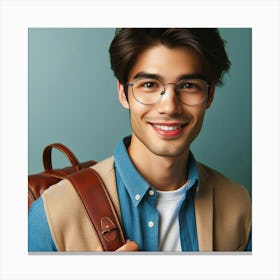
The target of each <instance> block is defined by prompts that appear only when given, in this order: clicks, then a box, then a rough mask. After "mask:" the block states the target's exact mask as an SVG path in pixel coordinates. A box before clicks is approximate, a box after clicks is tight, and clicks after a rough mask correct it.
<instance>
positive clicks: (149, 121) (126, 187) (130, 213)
mask: <svg viewBox="0 0 280 280" xmlns="http://www.w3.org/2000/svg"><path fill="white" fill-rule="evenodd" d="M110 56H111V66H112V70H113V71H114V74H115V76H116V77H117V79H118V93H119V100H120V103H121V104H122V106H123V107H124V108H125V109H127V110H129V113H130V122H131V129H132V134H131V136H130V137H126V138H124V139H123V141H121V143H120V144H119V146H118V147H117V148H116V150H115V152H114V157H111V158H109V159H106V160H104V161H103V162H100V163H98V164H97V165H96V166H94V167H93V168H94V169H96V170H97V171H98V172H99V174H100V175H101V177H102V179H103V181H104V182H105V184H106V186H107V187H108V190H109V192H110V194H111V196H112V199H113V201H114V204H115V206H116V208H117V209H118V212H119V216H120V218H121V221H122V226H123V229H124V233H125V237H126V239H127V243H126V244H125V245H124V246H122V247H121V248H120V249H119V251H136V250H141V251H244V250H251V235H250V232H251V204H250V198H249V195H248V192H247V190H246V189H245V188H244V187H242V186H240V185H238V184H236V183H234V182H232V181H230V180H229V179H228V178H226V177H224V176H223V175H221V174H220V173H218V172H217V171H215V170H213V169H211V168H209V167H207V166H205V165H203V164H200V163H198V162H197V161H196V160H195V158H194V155H193V154H192V153H191V151H190V145H191V143H192V141H193V140H194V139H195V138H196V137H197V135H198V134H199V132H200V129H201V126H202V123H203V119H204V114H205V111H206V109H207V108H209V107H210V106H211V103H212V101H213V97H214V91H215V86H216V85H221V84H222V76H223V74H224V73H225V72H226V71H228V70H229V66H230V62H229V60H228V57H227V54H226V52H225V49H224V42H223V40H222V39H221V37H220V35H219V33H218V30H217V29H180V28H179V29H175V28H174V29H172V28H171V29H157V28H148V29H133V28H132V29H129V28H128V29H125V28H124V29H121V30H119V31H118V33H117V34H116V36H115V38H114V40H113V42H112V44H111V46H110ZM29 251H100V246H99V242H98V241H97V238H96V235H95V233H94V231H93V229H92V227H91V226H90V223H89V221H88V218H87V216H86V215H85V213H84V212H83V208H82V205H81V202H80V201H79V199H78V197H77V195H76V193H75V191H74V189H73V187H72V185H71V183H70V182H69V181H68V180H63V181H61V182H60V183H58V184H57V185H56V186H54V187H51V188H49V189H48V190H47V191H45V192H44V194H43V195H42V197H41V198H40V199H38V200H37V201H36V202H34V203H33V205H32V207H31V209H30V212H29Z"/></svg>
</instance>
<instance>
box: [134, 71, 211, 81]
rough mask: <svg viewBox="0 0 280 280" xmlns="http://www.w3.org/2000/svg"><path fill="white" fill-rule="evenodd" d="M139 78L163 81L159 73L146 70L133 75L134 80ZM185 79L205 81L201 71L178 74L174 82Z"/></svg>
mask: <svg viewBox="0 0 280 280" xmlns="http://www.w3.org/2000/svg"><path fill="white" fill-rule="evenodd" d="M140 78H141V79H143V78H145V79H156V80H160V81H164V78H163V76H161V75H159V74H153V73H148V72H139V73H137V74H136V75H135V76H134V77H133V79H134V80H135V79H140ZM186 79H201V80H204V81H207V80H206V77H205V75H203V74H202V73H191V74H182V75H180V76H179V77H178V78H177V80H176V82H178V81H182V80H186Z"/></svg>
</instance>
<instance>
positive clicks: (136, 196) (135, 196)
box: [114, 137, 151, 206]
mask: <svg viewBox="0 0 280 280" xmlns="http://www.w3.org/2000/svg"><path fill="white" fill-rule="evenodd" d="M129 143H130V137H126V138H124V139H123V141H121V142H120V143H119V145H118V146H117V148H116V150H115V152H114V159H115V168H116V169H117V171H118V172H119V175H120V177H121V180H122V182H123V184H124V186H125V188H126V190H127V192H128V193H129V196H130V198H131V200H132V201H133V204H134V206H138V205H139V203H140V202H141V200H142V199H143V197H144V196H145V194H146V192H147V191H148V190H149V188H150V187H151V186H150V185H149V183H148V182H147V181H146V180H145V179H144V178H143V177H142V176H141V175H140V173H139V172H138V171H137V169H136V168H135V166H134V165H133V163H132V161H131V159H130V157H129V155H128V152H127V147H126V145H127V146H128V145H129Z"/></svg>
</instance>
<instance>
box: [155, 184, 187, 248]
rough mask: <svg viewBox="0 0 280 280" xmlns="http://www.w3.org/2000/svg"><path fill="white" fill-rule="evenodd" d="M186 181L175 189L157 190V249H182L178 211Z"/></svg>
mask: <svg viewBox="0 0 280 280" xmlns="http://www.w3.org/2000/svg"><path fill="white" fill-rule="evenodd" d="M186 188H187V183H186V184H185V185H183V186H182V187H181V188H179V189H177V190H175V191H157V192H158V201H157V210H158V212H159V217H160V218H159V250H160V251H182V249H181V242H180V230H179V220H178V211H179V206H180V202H181V201H182V199H184V196H185V193H186Z"/></svg>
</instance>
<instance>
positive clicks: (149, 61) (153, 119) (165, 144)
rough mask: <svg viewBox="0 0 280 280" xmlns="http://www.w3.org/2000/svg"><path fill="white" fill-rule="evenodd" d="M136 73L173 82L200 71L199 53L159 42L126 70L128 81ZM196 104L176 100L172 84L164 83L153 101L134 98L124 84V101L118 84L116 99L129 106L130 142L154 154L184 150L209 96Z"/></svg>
mask: <svg viewBox="0 0 280 280" xmlns="http://www.w3.org/2000/svg"><path fill="white" fill-rule="evenodd" d="M139 73H145V74H154V75H158V76H160V79H161V80H162V82H164V83H176V82H177V81H178V80H180V77H182V76H183V75H192V74H202V75H203V69H202V65H201V62H200V59H199V57H198V56H197V55H196V54H195V53H194V52H192V51H190V50H188V49H185V48H173V49H170V48H167V47H165V46H163V45H158V46H154V47H151V48H149V49H147V50H146V51H144V52H143V53H142V54H141V55H140V56H139V57H138V59H137V61H136V63H135V65H134V67H133V68H132V70H131V71H130V75H129V79H128V82H129V83H133V81H134V78H135V77H136V75H137V74H138V75H139ZM213 92H214V90H213V88H212V89H211V90H210V98H209V99H208V100H205V102H203V103H202V104H200V105H197V106H188V105H184V104H183V103H181V102H180V101H179V99H178V98H177V96H176V93H175V91H174V85H167V86H166V93H165V94H163V95H162V96H161V97H159V100H158V102H157V103H155V104H152V105H144V104H141V103H140V102H138V101H137V100H136V99H135V98H134V96H133V93H132V88H131V87H128V102H127V100H126V97H125V94H124V88H123V86H122V85H121V84H119V99H120V102H121V103H122V105H123V107H125V108H127V109H129V110H130V121H131V128H132V142H133V143H134V144H135V143H136V145H138V147H139V148H140V149H141V148H143V147H144V150H146V151H148V152H151V153H153V154H155V155H158V156H164V157H178V156H180V155H183V154H187V153H188V151H189V147H190V144H191V142H192V141H193V140H194V139H195V138H196V136H197V135H198V133H199V131H200V129H201V126H202V122H203V118H204V113H205V110H206V108H208V107H209V106H210V103H211V101H212V97H213Z"/></svg>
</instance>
